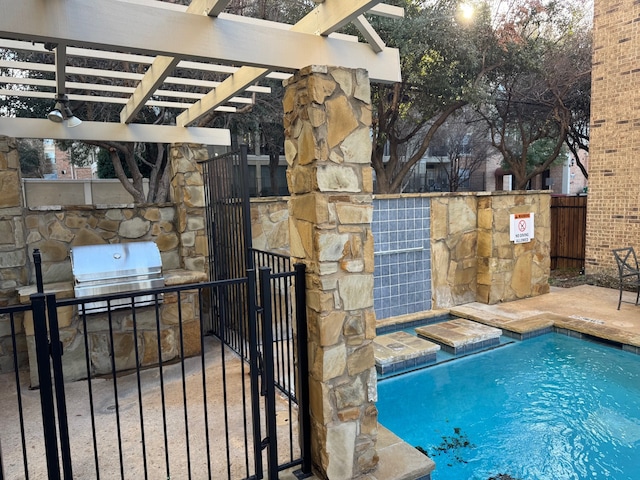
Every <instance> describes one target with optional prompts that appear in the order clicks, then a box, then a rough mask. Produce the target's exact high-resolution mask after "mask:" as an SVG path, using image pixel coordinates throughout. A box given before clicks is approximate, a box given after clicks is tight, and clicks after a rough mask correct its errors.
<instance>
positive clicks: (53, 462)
mask: <svg viewBox="0 0 640 480" xmlns="http://www.w3.org/2000/svg"><path fill="white" fill-rule="evenodd" d="M30 298H31V305H32V308H33V333H34V338H35V342H36V358H37V360H38V379H39V384H40V407H41V408H42V427H43V433H44V449H45V455H46V460H47V473H48V480H61V477H60V462H59V460H58V435H57V432H56V415H55V410H54V402H53V388H52V385H51V365H50V363H49V338H48V335H47V315H46V305H45V296H44V294H42V293H34V294H33V295H31V297H30Z"/></svg>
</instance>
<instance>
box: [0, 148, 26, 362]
mask: <svg viewBox="0 0 640 480" xmlns="http://www.w3.org/2000/svg"><path fill="white" fill-rule="evenodd" d="M0 191H2V195H0V306H7V305H13V304H16V303H18V288H19V287H21V286H23V285H26V284H27V282H28V277H29V275H28V270H29V268H28V251H27V246H26V242H25V226H24V219H23V201H22V182H21V179H20V158H19V156H18V150H17V147H16V141H15V139H13V138H9V137H3V136H0ZM16 319H17V321H16V325H15V327H16V331H17V333H18V334H20V335H19V337H18V338H17V343H18V350H19V352H18V357H19V362H20V364H21V365H23V364H26V363H27V359H26V357H27V354H26V350H27V349H26V343H25V340H24V335H22V332H23V327H22V316H21V315H18V316H17V317H16ZM12 353H13V346H12V340H11V325H10V323H9V318H1V317H0V373H4V372H9V371H13V357H12Z"/></svg>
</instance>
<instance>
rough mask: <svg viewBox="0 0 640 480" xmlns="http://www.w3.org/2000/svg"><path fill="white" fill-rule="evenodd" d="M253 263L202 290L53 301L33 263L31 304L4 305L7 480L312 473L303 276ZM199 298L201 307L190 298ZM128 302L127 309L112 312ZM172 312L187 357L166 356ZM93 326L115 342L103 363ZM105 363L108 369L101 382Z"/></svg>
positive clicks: (250, 257) (280, 265)
mask: <svg viewBox="0 0 640 480" xmlns="http://www.w3.org/2000/svg"><path fill="white" fill-rule="evenodd" d="M221 228H222V227H221ZM229 248H235V247H232V246H231V245H229ZM245 254H246V256H245V261H246V262H247V263H248V264H251V263H250V262H253V261H254V258H255V259H256V260H257V262H258V263H260V264H262V265H265V266H264V267H261V268H259V269H258V271H256V270H254V269H248V270H244V271H243V274H240V273H239V271H238V270H236V271H235V273H236V275H237V276H236V278H229V279H218V280H213V281H210V282H205V283H201V284H192V285H183V286H178V287H176V286H174V287H163V288H159V289H154V290H144V291H138V292H136V293H135V294H131V293H123V294H113V295H103V296H99V297H86V298H83V299H75V298H70V299H60V298H56V296H55V295H54V294H50V293H43V291H44V286H43V285H42V280H41V278H42V277H41V274H40V273H39V271H40V269H39V254H37V253H36V255H34V261H35V263H36V272H37V273H38V274H37V279H38V281H37V291H38V292H37V293H35V294H33V295H32V296H31V303H30V304H29V305H20V306H14V307H4V308H0V322H5V324H6V325H9V327H10V328H11V333H12V336H11V338H12V339H13V350H12V351H13V363H14V372H13V375H12V376H10V375H8V374H5V375H0V404H1V405H2V409H0V410H2V411H0V425H2V428H0V445H1V447H0V480H8V479H11V480H13V479H19V478H24V479H30V478H33V479H35V478H38V479H40V478H48V479H50V480H58V479H65V480H70V479H72V478H83V479H84V478H87V479H89V478H96V479H101V478H104V479H113V478H120V479H123V480H124V479H136V480H137V479H142V478H144V479H158V478H166V479H168V480H170V479H172V478H173V479H178V478H179V479H183V478H184V479H196V478H197V479H200V478H208V479H216V480H217V479H222V478H227V479H229V480H235V479H261V478H264V477H265V476H268V478H270V479H277V478H278V475H279V472H280V471H282V470H284V469H288V468H292V467H295V468H298V467H299V474H298V476H300V477H304V476H307V475H308V474H310V472H311V463H310V440H309V430H310V418H309V415H308V407H307V405H308V396H309V393H308V379H307V375H306V372H307V371H308V360H307V356H306V348H302V349H298V346H306V345H307V339H306V331H307V330H306V315H305V311H306V306H305V291H304V289H305V285H304V281H305V280H304V278H305V274H304V266H302V265H296V267H295V271H292V269H291V266H290V263H289V259H288V258H287V257H283V256H279V255H274V254H271V253H267V252H256V251H253V250H248V249H246V250H245ZM194 292H196V293H195V298H197V306H193V305H189V304H188V301H187V299H188V298H193V295H194ZM135 295H152V296H154V298H155V299H156V301H155V304H154V305H151V306H145V307H142V308H140V307H135V302H134V297H135ZM190 295H191V297H189V296H190ZM123 298H127V299H129V300H130V307H125V308H122V307H119V308H118V309H116V308H111V307H110V306H111V302H114V304H115V301H116V300H119V299H123ZM97 301H104V302H106V303H107V305H108V306H109V308H108V311H107V312H105V313H103V314H101V317H99V318H97V317H96V316H95V315H91V314H87V313H86V309H84V308H79V307H81V305H82V304H84V303H90V302H97ZM163 302H175V303H176V304H177V317H178V318H177V323H176V327H175V328H174V329H173V331H174V332H176V333H175V336H176V337H177V342H176V343H177V356H174V357H171V358H169V359H168V360H167V359H165V355H164V351H165V350H166V347H165V346H164V339H165V335H164V334H165V333H166V332H167V330H166V329H165V327H164V326H161V320H160V317H161V314H160V311H161V308H162V305H163ZM207 302H209V303H210V304H211V303H214V304H215V317H214V318H215V322H214V324H215V326H216V331H215V335H213V336H206V334H207V333H208V331H209V329H208V327H207V322H210V321H211V311H207V308H206V304H207ZM237 304H241V306H240V307H238V305H237ZM65 308H67V309H68V308H72V309H74V310H75V311H76V312H77V311H78V310H79V311H80V312H81V313H79V314H78V338H76V339H75V340H73V339H70V338H69V337H68V334H67V333H65V334H64V336H63V338H61V335H60V332H61V330H59V328H58V327H59V325H58V317H59V312H60V311H61V309H65ZM188 308H196V311H197V312H198V321H197V322H196V324H197V328H196V331H195V335H194V332H193V331H192V330H189V329H188V328H187V325H188V323H187V322H186V319H183V311H186V310H188ZM24 314H30V315H31V316H32V317H33V341H34V348H35V352H36V356H37V362H36V363H37V371H38V374H37V379H38V381H39V391H38V392H37V395H36V392H35V391H32V390H30V389H29V388H28V387H29V378H28V372H26V371H25V369H24V365H20V364H19V359H18V354H17V352H19V351H20V347H19V346H18V345H17V342H16V340H17V339H19V338H20V331H19V330H20V327H21V325H22V322H20V321H18V320H17V319H18V318H19V317H20V316H21V315H24ZM97 323H101V324H102V325H103V328H106V329H107V332H108V333H107V336H106V341H104V348H103V353H104V358H98V355H97V354H96V349H95V344H96V342H98V344H100V342H99V341H98V340H96V339H95V338H94V335H95V334H94V332H95V330H96V328H97V326H96V324H97ZM125 324H126V325H128V327H127V328H129V330H128V331H127V333H124V329H125V327H124V326H125ZM143 325H144V326H145V328H147V329H148V330H147V331H146V332H144V333H142V332H141V329H142V328H143ZM0 326H4V325H0ZM149 329H150V330H149ZM127 335H128V336H129V337H127ZM125 337H126V338H131V339H133V340H132V341H131V342H130V347H131V349H132V350H131V353H130V357H131V358H130V359H129V360H130V361H131V364H130V366H129V367H128V369H126V368H124V369H123V365H121V364H120V363H122V359H121V358H120V357H119V356H118V353H117V351H116V350H117V349H118V348H120V347H122V345H123V343H122V339H123V338H125ZM126 338H125V340H126ZM194 339H196V340H197V342H198V345H196V346H195V348H196V350H197V352H196V353H195V354H194V353H193V348H194V345H193V343H194ZM73 342H76V343H78V342H79V344H80V345H81V348H80V351H81V352H83V353H82V355H83V359H82V364H83V365H84V369H85V372H84V373H81V376H83V377H85V380H83V381H76V382H71V383H68V382H67V383H65V378H64V377H65V356H64V355H63V350H66V349H67V348H68V345H69V344H70V343H73ZM140 342H147V343H149V344H150V345H151V346H152V347H153V344H154V343H155V352H156V353H155V356H153V355H152V356H151V358H147V357H148V354H147V351H146V350H145V352H144V353H142V352H141V351H140ZM124 343H126V341H125V342H124ZM147 343H145V345H147ZM67 351H68V353H67V356H69V355H71V356H74V355H78V353H77V352H76V353H71V350H67ZM150 351H151V352H152V353H153V351H154V348H151V349H150ZM105 361H106V362H107V363H108V371H107V372H106V373H102V374H101V375H99V376H98V375H96V364H98V363H100V362H102V363H103V365H104V362H105ZM30 363H31V359H30ZM21 367H22V369H21ZM30 368H36V365H33V364H32V365H30ZM300 372H305V374H302V375H301V374H300ZM76 373H77V372H76ZM34 407H35V408H34Z"/></svg>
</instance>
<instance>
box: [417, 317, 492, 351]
mask: <svg viewBox="0 0 640 480" xmlns="http://www.w3.org/2000/svg"><path fill="white" fill-rule="evenodd" d="M416 333H417V334H418V335H419V336H420V337H422V338H426V339H428V340H432V341H434V342H437V343H439V344H440V345H441V346H442V349H443V350H444V351H446V352H448V353H452V354H454V355H457V354H461V353H467V352H471V351H473V350H478V349H481V348H487V347H491V346H493V345H498V344H499V343H500V335H502V330H500V329H499V328H494V327H489V326H487V325H483V324H481V323H477V322H472V321H471V320H466V319H464V318H457V319H455V320H449V321H446V322H441V323H436V324H433V325H425V326H424V327H418V328H416Z"/></svg>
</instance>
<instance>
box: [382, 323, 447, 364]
mask: <svg viewBox="0 0 640 480" xmlns="http://www.w3.org/2000/svg"><path fill="white" fill-rule="evenodd" d="M438 350H440V345H438V344H436V343H433V342H430V341H429V340H425V339H423V338H418V337H415V336H413V335H411V334H409V333H407V332H402V331H401V332H393V333H387V334H385V335H379V336H377V337H376V338H375V339H374V340H373V351H374V356H375V360H376V370H377V371H378V373H380V374H386V373H393V372H398V371H401V370H407V369H412V368H416V367H420V366H424V365H427V364H429V363H433V362H435V360H436V352H437V351H438Z"/></svg>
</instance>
